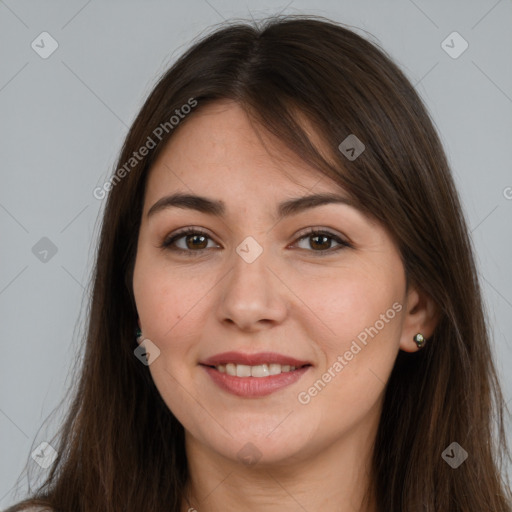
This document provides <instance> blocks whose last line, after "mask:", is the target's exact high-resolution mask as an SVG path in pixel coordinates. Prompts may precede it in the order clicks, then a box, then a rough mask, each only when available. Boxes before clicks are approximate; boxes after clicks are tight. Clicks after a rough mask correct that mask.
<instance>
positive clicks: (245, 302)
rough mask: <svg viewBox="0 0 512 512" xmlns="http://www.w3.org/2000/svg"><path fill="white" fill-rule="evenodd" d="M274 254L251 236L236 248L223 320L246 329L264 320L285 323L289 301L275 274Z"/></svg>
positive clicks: (262, 235)
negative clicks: (284, 316)
mask: <svg viewBox="0 0 512 512" xmlns="http://www.w3.org/2000/svg"><path fill="white" fill-rule="evenodd" d="M259 237H260V238H263V237H264V234H263V233H260V235H259ZM271 253H272V251H270V250H269V249H268V248H265V247H264V246H263V244H262V243H260V242H258V241H257V240H256V238H255V237H253V236H247V237H246V238H245V239H243V241H242V242H241V243H240V244H239V245H238V246H237V247H236V248H235V253H234V254H233V258H232V262H233V267H232V271H231V272H230V275H229V276H228V278H227V279H226V281H225V284H224V289H223V296H222V300H221V310H220V314H221V316H222V317H223V319H228V318H229V319H230V320H231V321H233V322H234V323H235V324H238V325H239V326H240V327H244V328H247V327H249V326H250V325H251V324H257V323H258V322H259V321H260V320H266V321H268V320H274V321H280V320H282V318H283V315H284V314H285V313H286V304H285V297H284V296H283V293H282V292H283V290H282V285H281V284H280V283H279V280H278V279H277V278H276V277H275V276H274V275H273V272H272V271H271V267H272V262H271Z"/></svg>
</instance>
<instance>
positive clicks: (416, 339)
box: [413, 333, 425, 348]
mask: <svg viewBox="0 0 512 512" xmlns="http://www.w3.org/2000/svg"><path fill="white" fill-rule="evenodd" d="M413 339H414V342H415V343H416V345H417V346H418V348H421V347H423V345H424V344H425V337H424V336H423V334H421V333H418V334H416V335H415V336H414V338H413Z"/></svg>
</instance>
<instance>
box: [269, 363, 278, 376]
mask: <svg viewBox="0 0 512 512" xmlns="http://www.w3.org/2000/svg"><path fill="white" fill-rule="evenodd" d="M268 370H269V374H270V375H279V374H280V373H281V365H280V364H276V363H271V364H269V365H268Z"/></svg>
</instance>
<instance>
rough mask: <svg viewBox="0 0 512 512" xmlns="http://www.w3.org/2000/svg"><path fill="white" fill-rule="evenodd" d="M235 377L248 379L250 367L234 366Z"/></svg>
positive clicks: (244, 365)
mask: <svg viewBox="0 0 512 512" xmlns="http://www.w3.org/2000/svg"><path fill="white" fill-rule="evenodd" d="M236 376H237V377H250V376H251V367H250V366H249V365H247V364H237V365H236Z"/></svg>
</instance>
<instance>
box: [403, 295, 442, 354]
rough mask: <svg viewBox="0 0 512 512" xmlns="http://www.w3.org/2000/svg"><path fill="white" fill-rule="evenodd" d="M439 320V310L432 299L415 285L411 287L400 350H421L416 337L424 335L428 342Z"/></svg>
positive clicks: (406, 302) (407, 296)
mask: <svg viewBox="0 0 512 512" xmlns="http://www.w3.org/2000/svg"><path fill="white" fill-rule="evenodd" d="M438 320H439V309H438V307H437V305H436V303H435V302H434V301H433V300H432V298H431V297H430V296H429V295H427V294H426V293H425V292H423V291H422V290H420V289H419V288H418V287H416V286H414V285H409V290H408V291H407V295H406V300H405V316H404V321H403V324H402V334H401V336H400V349H401V350H403V351H405V352H417V351H418V350H420V349H419V348H418V346H417V345H416V342H415V341H414V336H415V335H416V334H418V333H421V334H423V336H424V337H425V339H426V340H427V343H428V339H429V338H430V337H431V336H432V334H434V330H435V328H436V326H437V323H438Z"/></svg>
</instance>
